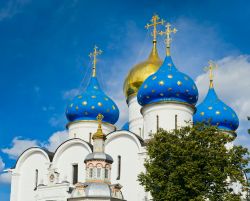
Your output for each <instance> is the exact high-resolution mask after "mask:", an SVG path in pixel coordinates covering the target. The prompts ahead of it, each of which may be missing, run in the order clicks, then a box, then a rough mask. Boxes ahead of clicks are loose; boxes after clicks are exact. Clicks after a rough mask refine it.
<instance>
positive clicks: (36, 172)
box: [34, 169, 38, 190]
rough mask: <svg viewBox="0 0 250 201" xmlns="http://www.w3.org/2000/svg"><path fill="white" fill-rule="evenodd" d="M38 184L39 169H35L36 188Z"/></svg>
mask: <svg viewBox="0 0 250 201" xmlns="http://www.w3.org/2000/svg"><path fill="white" fill-rule="evenodd" d="M37 186H38V169H36V171H35V189H34V190H36V189H37Z"/></svg>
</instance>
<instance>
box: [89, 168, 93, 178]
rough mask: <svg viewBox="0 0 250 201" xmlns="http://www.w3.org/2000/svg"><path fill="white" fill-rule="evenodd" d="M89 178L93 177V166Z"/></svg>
mask: <svg viewBox="0 0 250 201" xmlns="http://www.w3.org/2000/svg"><path fill="white" fill-rule="evenodd" d="M89 178H93V168H89Z"/></svg>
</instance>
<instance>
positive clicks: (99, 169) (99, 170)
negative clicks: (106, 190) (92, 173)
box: [97, 168, 101, 178]
mask: <svg viewBox="0 0 250 201" xmlns="http://www.w3.org/2000/svg"><path fill="white" fill-rule="evenodd" d="M100 177H101V168H97V178H100Z"/></svg>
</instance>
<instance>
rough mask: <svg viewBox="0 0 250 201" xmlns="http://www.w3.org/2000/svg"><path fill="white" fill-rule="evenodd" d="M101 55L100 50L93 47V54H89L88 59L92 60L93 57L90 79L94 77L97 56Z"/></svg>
mask: <svg viewBox="0 0 250 201" xmlns="http://www.w3.org/2000/svg"><path fill="white" fill-rule="evenodd" d="M100 54H102V50H98V47H97V46H96V45H95V47H94V52H91V53H90V54H89V57H90V58H92V57H93V62H92V64H93V67H92V77H95V76H96V62H97V56H98V55H100Z"/></svg>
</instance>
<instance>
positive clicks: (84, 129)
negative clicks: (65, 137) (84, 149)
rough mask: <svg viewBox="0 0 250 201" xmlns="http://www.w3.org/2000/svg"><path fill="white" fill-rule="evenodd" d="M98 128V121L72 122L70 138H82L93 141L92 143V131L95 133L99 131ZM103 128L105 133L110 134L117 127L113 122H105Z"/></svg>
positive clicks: (69, 129) (69, 126)
mask: <svg viewBox="0 0 250 201" xmlns="http://www.w3.org/2000/svg"><path fill="white" fill-rule="evenodd" d="M97 128H98V122H97V121H79V122H74V123H71V124H69V125H68V131H69V138H70V139H72V138H80V139H82V140H84V141H86V142H90V141H91V143H92V137H91V138H90V133H91V134H92V135H93V134H94V133H95V132H96V131H97ZM102 130H103V133H105V134H108V133H111V132H113V131H115V130H116V127H115V126H113V125H112V124H108V123H103V124H102ZM92 135H91V136H92ZM90 139H91V140H90Z"/></svg>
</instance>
